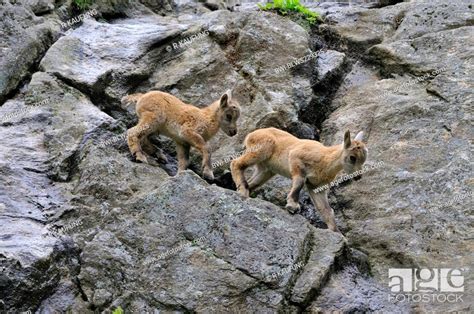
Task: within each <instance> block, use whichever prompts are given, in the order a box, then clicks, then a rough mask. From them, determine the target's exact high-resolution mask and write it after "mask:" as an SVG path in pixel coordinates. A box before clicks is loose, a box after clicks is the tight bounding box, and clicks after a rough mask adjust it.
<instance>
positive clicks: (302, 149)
mask: <svg viewBox="0 0 474 314" xmlns="http://www.w3.org/2000/svg"><path fill="white" fill-rule="evenodd" d="M362 137H363V133H362V132H359V134H357V136H356V137H355V138H354V140H352V141H351V135H350V133H349V131H346V133H345V134H344V142H343V143H342V144H340V145H335V146H330V147H327V146H324V145H323V144H321V143H319V142H317V141H313V140H302V139H299V138H297V137H295V136H293V135H291V134H289V133H287V132H285V131H282V130H279V129H275V128H267V129H259V130H256V131H254V132H251V133H250V134H248V135H247V137H246V138H245V142H244V144H245V147H246V152H245V153H244V155H242V156H241V157H239V158H237V159H235V160H234V161H232V163H231V172H232V179H233V180H234V182H235V184H236V186H237V190H238V191H239V193H240V194H242V195H243V196H246V197H248V196H249V193H250V190H253V189H256V188H257V187H259V186H261V185H262V184H264V183H265V182H266V181H268V180H269V179H270V178H271V177H273V176H274V175H275V174H279V175H282V176H284V177H287V178H291V180H292V187H291V190H290V193H289V194H288V197H287V205H286V207H287V209H288V210H289V211H290V212H292V213H294V212H295V211H296V210H298V209H299V208H300V205H299V204H298V199H299V194H300V191H301V189H302V188H303V186H306V188H307V190H308V193H309V196H310V198H311V200H312V202H313V204H314V207H315V208H318V209H319V211H320V213H321V215H322V217H323V219H324V222H325V223H326V224H327V225H328V228H329V229H330V230H332V231H336V232H340V231H339V229H338V228H337V226H336V220H335V218H334V211H333V210H332V208H331V207H330V206H329V202H328V198H327V190H324V191H321V192H318V193H316V192H314V189H316V188H318V187H320V186H323V185H325V184H329V183H330V182H331V181H333V180H334V179H335V177H336V176H337V174H338V173H339V172H341V170H344V171H345V172H346V173H348V174H351V173H354V172H356V171H359V170H361V169H362V165H363V164H364V162H365V160H366V159H367V153H368V150H367V147H366V146H365V144H364V143H363V142H362ZM254 148H257V149H254ZM250 166H255V167H254V168H255V169H254V173H253V175H252V177H251V178H250V180H249V182H247V180H246V179H245V176H244V171H245V169H246V168H248V167H250ZM360 178H361V176H360V175H359V176H357V177H355V178H354V179H355V180H359V179H360Z"/></svg>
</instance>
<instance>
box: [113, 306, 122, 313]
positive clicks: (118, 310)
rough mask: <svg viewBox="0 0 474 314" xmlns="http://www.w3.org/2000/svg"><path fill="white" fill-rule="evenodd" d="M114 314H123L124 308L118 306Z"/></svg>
mask: <svg viewBox="0 0 474 314" xmlns="http://www.w3.org/2000/svg"><path fill="white" fill-rule="evenodd" d="M112 314H123V310H122V307H121V306H119V307H118V308H116V309H115V310H114V311H113V312H112Z"/></svg>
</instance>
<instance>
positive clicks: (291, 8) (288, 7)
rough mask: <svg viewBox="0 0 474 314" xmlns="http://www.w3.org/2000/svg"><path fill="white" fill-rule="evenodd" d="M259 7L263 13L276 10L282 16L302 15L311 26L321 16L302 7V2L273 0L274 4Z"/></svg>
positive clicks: (259, 5) (298, 0)
mask: <svg viewBox="0 0 474 314" xmlns="http://www.w3.org/2000/svg"><path fill="white" fill-rule="evenodd" d="M257 6H258V7H259V8H260V10H263V11H268V10H276V11H277V12H278V13H279V14H281V15H287V14H288V12H297V13H300V14H302V15H303V16H304V17H305V19H306V20H307V21H308V22H309V24H311V25H313V24H315V23H316V22H317V21H318V19H319V14H318V13H316V12H313V11H311V10H310V9H308V8H307V7H305V6H304V5H302V4H301V3H300V0H273V3H267V4H265V5H262V4H260V3H258V4H257Z"/></svg>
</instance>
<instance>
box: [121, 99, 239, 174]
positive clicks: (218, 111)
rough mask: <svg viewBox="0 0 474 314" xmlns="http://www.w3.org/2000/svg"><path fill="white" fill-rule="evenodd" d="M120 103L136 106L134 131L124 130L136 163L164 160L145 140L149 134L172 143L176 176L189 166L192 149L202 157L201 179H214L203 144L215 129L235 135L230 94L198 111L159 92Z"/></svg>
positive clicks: (236, 114) (234, 112) (236, 110)
mask: <svg viewBox="0 0 474 314" xmlns="http://www.w3.org/2000/svg"><path fill="white" fill-rule="evenodd" d="M122 103H136V112H137V115H138V119H139V121H138V124H137V125H136V126H135V127H133V128H131V129H129V130H128V134H127V142H128V146H129V148H130V151H131V153H132V155H134V156H135V158H136V159H137V160H139V161H141V162H144V163H154V162H153V161H152V159H151V158H148V157H149V156H148V157H147V155H154V154H156V156H158V157H159V158H161V159H165V160H166V158H165V156H164V155H163V153H162V151H161V150H160V149H157V148H156V147H155V146H154V145H153V144H152V143H151V142H150V140H149V139H148V137H149V136H150V135H152V134H163V135H165V136H167V137H170V138H171V139H173V140H174V141H175V143H176V151H177V155H178V172H180V171H183V170H186V168H187V167H188V166H189V149H190V147H191V146H193V147H195V148H196V149H197V150H199V151H200V152H201V154H202V172H203V176H204V177H205V178H206V179H209V180H213V179H214V174H213V172H212V167H211V153H210V152H209V146H208V144H207V143H206V142H207V141H208V140H209V139H211V138H212V137H213V136H214V135H215V134H216V133H217V131H219V129H222V130H223V131H224V132H225V133H226V134H227V135H229V136H234V135H235V134H237V119H238V118H239V116H240V106H239V104H238V103H237V102H236V101H235V100H234V99H232V93H231V91H230V90H228V91H227V92H226V93H225V94H224V95H222V96H221V97H220V99H219V100H217V101H215V102H213V103H212V104H211V105H209V106H207V107H205V108H202V109H200V108H197V107H195V106H192V105H188V104H185V103H183V102H182V101H181V100H179V99H178V98H176V97H174V96H173V95H170V94H168V93H164V92H160V91H151V92H148V93H146V94H133V95H128V96H125V97H123V98H122ZM143 126H147V127H146V128H145V127H143ZM142 148H143V149H142Z"/></svg>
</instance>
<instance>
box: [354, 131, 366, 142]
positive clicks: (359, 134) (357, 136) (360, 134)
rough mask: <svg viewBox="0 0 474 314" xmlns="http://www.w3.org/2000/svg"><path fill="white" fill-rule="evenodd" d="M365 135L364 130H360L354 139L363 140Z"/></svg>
mask: <svg viewBox="0 0 474 314" xmlns="http://www.w3.org/2000/svg"><path fill="white" fill-rule="evenodd" d="M363 137H364V132H362V131H360V132H359V133H357V135H356V137H354V141H359V142H362V138H363Z"/></svg>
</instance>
